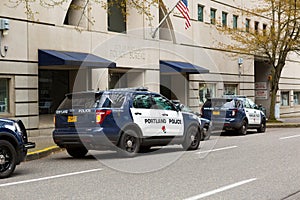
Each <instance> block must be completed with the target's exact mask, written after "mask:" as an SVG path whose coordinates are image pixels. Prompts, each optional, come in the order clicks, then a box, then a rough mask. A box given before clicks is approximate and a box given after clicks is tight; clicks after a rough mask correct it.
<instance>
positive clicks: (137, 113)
mask: <svg viewBox="0 0 300 200" xmlns="http://www.w3.org/2000/svg"><path fill="white" fill-rule="evenodd" d="M134 114H135V115H142V113H140V112H136V113H134Z"/></svg>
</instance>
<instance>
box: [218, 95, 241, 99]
mask: <svg viewBox="0 0 300 200" xmlns="http://www.w3.org/2000/svg"><path fill="white" fill-rule="evenodd" d="M222 97H223V98H231V99H232V98H247V96H245V95H223V96H222Z"/></svg>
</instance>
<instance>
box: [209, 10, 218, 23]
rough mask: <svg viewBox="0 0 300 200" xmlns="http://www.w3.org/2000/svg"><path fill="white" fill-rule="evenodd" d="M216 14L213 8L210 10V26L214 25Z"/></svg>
mask: <svg viewBox="0 0 300 200" xmlns="http://www.w3.org/2000/svg"><path fill="white" fill-rule="evenodd" d="M216 13H217V10H216V9H213V8H211V9H210V23H211V24H216Z"/></svg>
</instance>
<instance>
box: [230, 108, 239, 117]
mask: <svg viewBox="0 0 300 200" xmlns="http://www.w3.org/2000/svg"><path fill="white" fill-rule="evenodd" d="M237 112H238V110H237V109H234V110H232V111H231V116H232V117H235V116H236V115H237Z"/></svg>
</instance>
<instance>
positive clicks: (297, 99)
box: [294, 91, 300, 105]
mask: <svg viewBox="0 0 300 200" xmlns="http://www.w3.org/2000/svg"><path fill="white" fill-rule="evenodd" d="M294 104H295V105H300V92H299V91H296V92H294Z"/></svg>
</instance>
